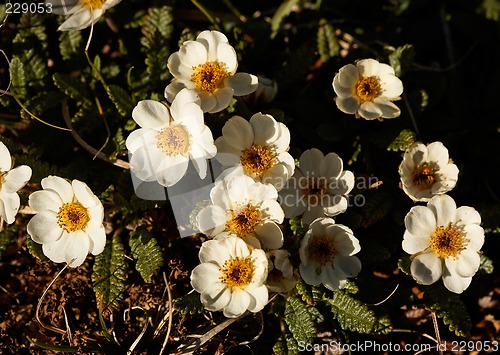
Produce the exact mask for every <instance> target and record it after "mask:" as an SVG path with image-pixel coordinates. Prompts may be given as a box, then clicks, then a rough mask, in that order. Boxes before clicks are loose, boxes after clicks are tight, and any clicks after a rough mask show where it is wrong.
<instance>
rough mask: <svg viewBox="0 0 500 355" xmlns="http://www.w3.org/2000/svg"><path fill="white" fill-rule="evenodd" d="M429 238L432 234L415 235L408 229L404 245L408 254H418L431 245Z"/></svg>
mask: <svg viewBox="0 0 500 355" xmlns="http://www.w3.org/2000/svg"><path fill="white" fill-rule="evenodd" d="M429 240H430V234H429V235H427V236H424V235H413V234H411V233H409V232H408V230H406V231H405V233H404V238H403V243H402V247H403V250H404V251H405V252H407V253H408V254H416V253H419V252H421V251H423V250H425V249H427V248H428V247H429V245H430V244H429Z"/></svg>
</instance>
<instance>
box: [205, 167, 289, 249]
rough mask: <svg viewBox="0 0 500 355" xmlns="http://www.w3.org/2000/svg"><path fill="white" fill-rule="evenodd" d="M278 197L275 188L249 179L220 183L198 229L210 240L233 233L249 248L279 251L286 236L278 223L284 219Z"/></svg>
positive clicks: (240, 177)
mask: <svg viewBox="0 0 500 355" xmlns="http://www.w3.org/2000/svg"><path fill="white" fill-rule="evenodd" d="M277 197H278V193H277V192H276V189H275V188H274V187H273V186H271V185H268V184H262V183H260V182H256V181H254V180H253V179H252V178H251V177H249V176H245V175H239V176H234V177H232V178H230V179H228V180H222V181H218V182H216V184H215V186H214V187H213V188H212V190H211V191H210V199H211V202H212V204H211V205H209V206H207V207H205V208H203V209H202V210H201V211H200V212H199V213H198V216H197V222H198V228H199V229H200V231H201V232H202V233H205V234H207V235H209V236H216V235H218V234H220V233H222V232H230V233H232V234H235V235H237V236H238V237H240V238H243V239H244V240H245V241H248V243H249V244H250V245H253V246H256V245H259V243H260V245H262V246H263V247H264V248H266V249H279V248H280V247H281V246H282V245H283V233H282V231H281V229H280V227H279V226H278V223H282V222H283V218H284V215H283V210H282V209H281V207H280V205H279V203H278V202H277V201H276V199H277Z"/></svg>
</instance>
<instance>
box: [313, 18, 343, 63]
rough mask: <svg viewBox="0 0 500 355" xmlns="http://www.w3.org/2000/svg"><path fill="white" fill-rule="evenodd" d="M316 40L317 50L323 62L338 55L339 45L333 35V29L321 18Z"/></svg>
mask: <svg viewBox="0 0 500 355" xmlns="http://www.w3.org/2000/svg"><path fill="white" fill-rule="evenodd" d="M317 42H318V52H319V55H320V56H321V60H322V61H323V62H327V61H328V60H329V59H330V58H333V57H336V56H338V55H339V53H340V45H339V42H338V39H337V36H336V35H335V29H334V28H333V26H332V25H331V24H330V23H328V21H326V20H325V19H323V18H322V19H321V20H320V21H319V27H318V34H317Z"/></svg>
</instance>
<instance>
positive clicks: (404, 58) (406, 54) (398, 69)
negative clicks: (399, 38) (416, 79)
mask: <svg viewBox="0 0 500 355" xmlns="http://www.w3.org/2000/svg"><path fill="white" fill-rule="evenodd" d="M387 49H389V50H390V51H392V53H391V54H389V63H390V64H391V67H393V68H394V72H395V73H396V76H398V77H401V76H403V75H404V74H405V72H406V70H408V68H410V67H411V66H412V64H413V59H414V58H415V48H414V47H413V45H411V44H405V45H404V46H401V47H398V48H395V49H394V48H392V47H391V48H387Z"/></svg>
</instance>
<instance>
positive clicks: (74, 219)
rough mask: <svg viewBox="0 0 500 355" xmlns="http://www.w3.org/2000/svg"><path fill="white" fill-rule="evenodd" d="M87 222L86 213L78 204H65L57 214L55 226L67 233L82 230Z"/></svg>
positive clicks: (87, 215)
mask: <svg viewBox="0 0 500 355" xmlns="http://www.w3.org/2000/svg"><path fill="white" fill-rule="evenodd" d="M89 220H90V216H89V214H88V211H87V209H86V208H85V207H83V205H82V204H81V203H80V202H69V203H65V204H63V205H62V206H61V207H60V208H59V212H58V213H57V224H58V225H59V227H61V228H62V229H64V230H65V231H66V232H68V233H70V232H75V231H77V230H83V229H84V228H85V226H86V225H87V223H88V221H89Z"/></svg>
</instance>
